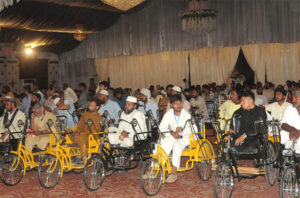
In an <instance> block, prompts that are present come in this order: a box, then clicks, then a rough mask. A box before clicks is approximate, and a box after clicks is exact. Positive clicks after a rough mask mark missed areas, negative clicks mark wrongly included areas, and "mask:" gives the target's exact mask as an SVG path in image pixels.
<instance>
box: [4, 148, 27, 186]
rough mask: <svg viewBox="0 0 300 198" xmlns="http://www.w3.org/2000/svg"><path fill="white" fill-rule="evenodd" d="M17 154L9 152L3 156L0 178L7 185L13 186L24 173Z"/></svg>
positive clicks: (19, 180) (21, 162)
mask: <svg viewBox="0 0 300 198" xmlns="http://www.w3.org/2000/svg"><path fill="white" fill-rule="evenodd" d="M18 158H19V157H18V155H16V154H14V153H10V154H8V155H7V156H4V157H3V162H2V163H1V169H0V170H1V171H0V179H1V181H2V182H3V183H4V184H5V185H7V186H14V185H17V184H18V183H20V182H21V180H22V178H23V174H24V164H23V163H24V162H23V161H22V160H21V159H18Z"/></svg>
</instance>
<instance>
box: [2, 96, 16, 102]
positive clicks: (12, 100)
mask: <svg viewBox="0 0 300 198" xmlns="http://www.w3.org/2000/svg"><path fill="white" fill-rule="evenodd" d="M5 100H6V101H8V102H15V101H16V99H15V98H13V97H11V96H5Z"/></svg>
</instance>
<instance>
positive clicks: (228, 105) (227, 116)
mask: <svg viewBox="0 0 300 198" xmlns="http://www.w3.org/2000/svg"><path fill="white" fill-rule="evenodd" d="M239 108H241V104H240V99H239V93H238V90H237V89H232V90H231V91H230V100H227V101H225V102H224V103H223V104H222V105H220V107H219V116H220V119H219V120H218V121H219V122H220V129H221V130H227V131H228V130H229V126H230V120H231V118H232V115H233V113H234V112H235V111H236V110H238V109H239Z"/></svg>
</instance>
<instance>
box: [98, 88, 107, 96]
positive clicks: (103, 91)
mask: <svg viewBox="0 0 300 198" xmlns="http://www.w3.org/2000/svg"><path fill="white" fill-rule="evenodd" d="M100 94H102V95H105V96H108V95H109V94H108V91H106V90H104V89H103V90H101V91H100Z"/></svg>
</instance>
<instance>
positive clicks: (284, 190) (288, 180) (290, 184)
mask: <svg viewBox="0 0 300 198" xmlns="http://www.w3.org/2000/svg"><path fill="white" fill-rule="evenodd" d="M279 188H280V198H286V197H298V196H299V186H298V180H297V177H296V172H295V170H294V169H293V168H292V167H291V166H288V167H285V168H284V170H283V172H282V174H281V180H280V185H279Z"/></svg>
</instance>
